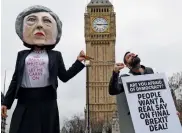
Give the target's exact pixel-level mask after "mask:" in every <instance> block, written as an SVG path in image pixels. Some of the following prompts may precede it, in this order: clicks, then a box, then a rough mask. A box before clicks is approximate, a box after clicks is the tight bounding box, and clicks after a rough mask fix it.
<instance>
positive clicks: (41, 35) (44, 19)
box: [23, 12, 58, 46]
mask: <svg viewBox="0 0 182 133" xmlns="http://www.w3.org/2000/svg"><path fill="white" fill-rule="evenodd" d="M57 35H58V30H57V23H56V21H55V19H54V18H53V17H52V16H51V15H50V14H49V13H47V12H38V13H32V14H29V15H28V16H26V17H25V18H24V20H23V41H24V42H26V43H28V44H29V45H35V44H36V45H38V46H43V45H54V44H55V43H56V39H57Z"/></svg>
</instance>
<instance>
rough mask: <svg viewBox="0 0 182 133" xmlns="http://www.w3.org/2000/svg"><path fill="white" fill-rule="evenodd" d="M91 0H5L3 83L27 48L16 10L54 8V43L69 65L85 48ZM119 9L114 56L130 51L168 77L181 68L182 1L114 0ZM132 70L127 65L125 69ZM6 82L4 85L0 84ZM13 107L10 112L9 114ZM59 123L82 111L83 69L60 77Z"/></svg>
mask: <svg viewBox="0 0 182 133" xmlns="http://www.w3.org/2000/svg"><path fill="white" fill-rule="evenodd" d="M88 1H89V0H64V1H63V0H31V1H30V0H29V1H27V0H3V1H2V7H1V8H2V13H1V14H2V20H1V28H2V31H1V39H2V42H1V43H2V44H1V48H2V50H1V54H2V55H1V57H2V59H1V60H2V62H1V82H2V83H3V78H4V71H5V69H6V70H7V81H6V87H8V86H9V82H10V80H11V77H12V74H13V71H14V67H15V61H16V56H17V52H18V51H19V50H22V49H25V47H24V46H23V45H22V42H21V40H20V39H19V38H18V36H17V35H16V33H15V27H14V26H15V19H16V17H17V15H18V14H19V13H20V12H21V11H22V10H23V9H24V8H26V7H28V6H30V5H35V4H40V5H44V6H47V7H49V8H51V9H52V10H53V11H54V12H55V13H57V14H58V16H59V17H60V19H61V20H62V22H63V35H62V38H61V41H60V43H59V44H58V45H57V47H56V48H55V49H56V50H59V51H61V52H62V54H63V58H64V62H65V65H66V67H67V68H69V66H71V65H72V63H73V62H74V61H75V59H76V56H77V55H78V53H79V52H80V50H82V49H83V50H85V42H84V12H85V7H86V3H87V2H88ZM111 2H112V3H113V4H114V6H115V12H116V21H117V22H116V27H117V28H116V29H117V38H116V61H117V62H120V61H122V57H123V54H124V53H125V52H126V51H128V50H130V51H133V52H136V53H138V54H139V56H140V57H141V59H142V63H143V64H144V65H146V66H150V67H153V68H154V69H155V71H157V72H165V73H166V74H167V75H168V76H170V75H171V74H172V73H174V72H178V71H182V61H181V58H182V48H181V46H182V16H181V13H182V8H181V7H182V1H181V0H111ZM126 71H128V70H127V69H125V70H124V72H126ZM2 87H3V84H2V85H1V88H2ZM15 103H16V102H14V104H13V108H12V109H11V110H10V111H9V118H8V121H9V119H10V117H11V114H12V111H13V109H14V106H15ZM58 104H59V111H60V122H61V124H62V121H63V119H64V117H70V116H72V115H73V114H75V113H80V112H83V111H84V107H85V70H83V71H82V72H81V73H79V74H78V75H77V76H76V77H75V78H73V79H72V80H70V81H69V82H67V83H62V82H59V88H58Z"/></svg>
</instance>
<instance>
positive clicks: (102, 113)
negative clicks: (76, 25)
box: [84, 0, 116, 123]
mask: <svg viewBox="0 0 182 133" xmlns="http://www.w3.org/2000/svg"><path fill="white" fill-rule="evenodd" d="M84 16H85V42H86V53H87V55H89V56H91V57H93V58H94V60H93V61H91V64H90V65H91V66H90V67H89V80H88V81H89V82H88V84H89V108H90V109H89V114H90V115H89V116H90V121H91V123H93V122H95V121H100V120H103V121H105V122H106V121H110V120H111V118H112V115H113V113H115V112H116V97H115V96H110V95H109V93H108V86H109V80H110V78H111V75H112V70H113V66H114V63H115V39H116V18H115V12H114V9H113V5H112V4H111V3H110V2H109V0H91V1H90V3H89V4H88V5H87V9H86V12H85V15H84ZM87 91H88V89H87ZM86 97H87V98H88V95H86ZM87 98H86V99H87ZM86 112H87V111H86Z"/></svg>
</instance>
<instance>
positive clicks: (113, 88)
mask: <svg viewBox="0 0 182 133" xmlns="http://www.w3.org/2000/svg"><path fill="white" fill-rule="evenodd" d="M141 67H142V68H143V69H144V74H153V73H154V71H153V69H152V68H150V67H145V66H143V65H142V66H141ZM129 73H130V74H132V75H141V73H134V72H132V71H130V72H129ZM125 76H130V75H129V74H123V75H121V76H120V77H119V73H116V72H113V74H112V76H111V79H110V82H109V94H110V95H118V94H120V93H122V92H124V87H123V83H122V79H121V77H125Z"/></svg>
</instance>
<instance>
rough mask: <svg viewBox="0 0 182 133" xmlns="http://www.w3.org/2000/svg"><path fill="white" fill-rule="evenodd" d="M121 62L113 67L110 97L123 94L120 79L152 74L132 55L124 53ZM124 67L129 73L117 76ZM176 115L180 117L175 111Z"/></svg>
mask: <svg viewBox="0 0 182 133" xmlns="http://www.w3.org/2000/svg"><path fill="white" fill-rule="evenodd" d="M123 61H124V63H116V64H115V66H114V70H113V74H112V77H111V79H110V83H109V94H110V95H118V94H120V93H123V92H124V87H123V83H122V79H121V77H124V76H131V75H133V76H135V75H144V74H153V73H154V71H153V69H152V68H150V67H145V66H144V65H141V64H140V61H141V60H140V58H139V57H138V55H136V54H134V53H131V52H126V53H125V55H124V58H123ZM124 67H128V68H129V69H130V71H129V73H128V74H123V75H121V76H119V73H120V70H122V69H123V68H124ZM177 115H178V116H179V115H180V113H179V112H178V111H177Z"/></svg>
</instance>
